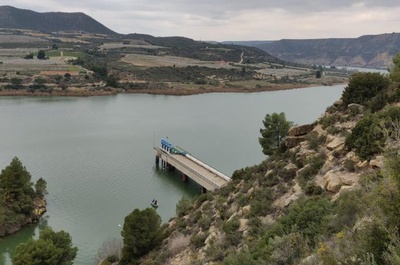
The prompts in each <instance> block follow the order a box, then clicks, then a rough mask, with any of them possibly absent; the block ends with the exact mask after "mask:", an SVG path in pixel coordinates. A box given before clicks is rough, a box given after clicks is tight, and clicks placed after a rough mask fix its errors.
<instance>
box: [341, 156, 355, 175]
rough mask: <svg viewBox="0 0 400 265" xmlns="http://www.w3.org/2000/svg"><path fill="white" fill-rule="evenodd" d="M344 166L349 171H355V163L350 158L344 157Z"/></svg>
mask: <svg viewBox="0 0 400 265" xmlns="http://www.w3.org/2000/svg"><path fill="white" fill-rule="evenodd" d="M344 168H345V169H346V170H347V171H349V172H354V171H356V167H355V163H354V161H353V160H351V159H346V160H345V161H344Z"/></svg>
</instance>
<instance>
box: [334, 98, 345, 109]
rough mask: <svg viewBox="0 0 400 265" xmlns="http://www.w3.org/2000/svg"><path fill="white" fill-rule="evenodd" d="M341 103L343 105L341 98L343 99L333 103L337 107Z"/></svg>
mask: <svg viewBox="0 0 400 265" xmlns="http://www.w3.org/2000/svg"><path fill="white" fill-rule="evenodd" d="M341 105H343V100H341V99H339V100H336V101H335V102H334V103H333V106H335V107H340V106H341Z"/></svg>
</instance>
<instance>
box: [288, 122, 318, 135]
mask: <svg viewBox="0 0 400 265" xmlns="http://www.w3.org/2000/svg"><path fill="white" fill-rule="evenodd" d="M314 127H315V124H305V125H300V126H296V127H292V128H290V130H289V132H288V136H303V135H306V134H308V133H309V132H311V131H312V130H313V129H314Z"/></svg>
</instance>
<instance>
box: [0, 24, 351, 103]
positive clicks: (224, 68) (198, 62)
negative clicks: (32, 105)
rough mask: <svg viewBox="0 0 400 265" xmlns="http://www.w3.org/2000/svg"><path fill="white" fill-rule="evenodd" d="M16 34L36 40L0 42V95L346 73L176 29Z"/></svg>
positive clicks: (171, 89) (161, 90) (306, 81)
mask: <svg viewBox="0 0 400 265" xmlns="http://www.w3.org/2000/svg"><path fill="white" fill-rule="evenodd" d="M15 34H18V36H19V37H21V38H22V40H23V36H27V37H30V38H32V37H33V36H35V38H37V39H38V43H40V44H41V45H42V46H39V47H38V43H36V42H32V43H25V42H21V43H14V46H15V47H19V46H20V47H21V48H22V49H20V50H17V49H15V50H13V49H10V47H8V46H7V45H8V43H7V42H5V43H0V51H2V52H5V53H6V56H7V57H6V59H5V60H4V61H2V62H0V64H1V67H0V95H6V96H7V95H16V96H17V95H24V96H36V95H37V96H46V95H47V96H52V95H53V96H69V95H70V96H79V95H80V96H90V95H109V94H116V93H151V94H172V95H190V94H199V93H210V92H259V91H271V90H280V89H290V88H299V87H307V86H310V85H332V84H337V83H345V82H347V78H348V77H349V72H347V71H345V70H339V69H336V68H323V67H320V66H313V67H311V66H306V65H299V64H292V63H289V62H284V61H281V60H279V59H277V58H275V57H273V56H271V55H269V54H268V53H266V52H263V51H261V50H259V49H257V48H252V47H245V46H238V45H226V44H211V43H206V42H198V41H194V40H191V39H187V38H180V37H168V38H155V37H152V36H148V35H140V34H134V35H129V36H126V37H125V38H122V37H117V36H114V37H112V38H91V37H90V35H88V36H86V35H85V38H84V37H83V36H81V35H80V34H79V33H76V34H75V35H74V34H69V35H68V41H65V42H64V41H63V39H64V37H65V36H63V35H62V34H59V35H57V34H56V35H54V34H49V35H46V34H45V33H42V35H43V37H41V38H38V37H37V36H36V35H35V34H34V32H31V31H27V32H24V31H22V32H21V31H18V32H16V33H15ZM0 37H1V36H0ZM57 37H59V39H57ZM83 38H84V42H82V39H83ZM39 41H40V42H39ZM74 41H76V42H78V43H79V46H78V45H74ZM29 45H31V46H29ZM15 47H14V48H15ZM2 48H7V50H2ZM8 58H9V59H8Z"/></svg>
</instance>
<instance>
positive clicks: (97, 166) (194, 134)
mask: <svg viewBox="0 0 400 265" xmlns="http://www.w3.org/2000/svg"><path fill="white" fill-rule="evenodd" d="M342 90H343V86H332V87H314V88H304V89H296V90H287V91H277V92H263V93H254V94H229V93H225V94H224V93H221V94H204V95H196V96H185V97H176V96H154V95H136V94H131V95H116V96H107V97H89V98H29V97H22V98H13V97H8V98H0V124H1V130H0V168H1V169H3V168H4V167H6V166H7V165H8V164H9V163H10V162H11V159H12V158H13V157H14V156H17V157H18V158H19V159H20V160H21V161H22V163H23V164H24V165H25V166H26V168H27V170H28V171H29V172H30V173H31V175H32V180H33V181H36V180H37V179H38V178H40V177H43V178H44V179H45V180H46V181H47V183H48V191H49V195H48V196H47V201H48V212H47V213H46V215H45V217H44V218H43V220H42V222H41V224H39V226H30V227H28V228H26V229H24V230H23V231H21V232H19V233H17V234H16V235H13V236H10V237H7V238H3V239H0V264H10V256H11V255H12V253H13V251H14V248H15V246H16V245H17V244H19V243H21V242H25V241H26V240H27V239H28V238H30V237H37V235H38V230H39V229H40V226H43V225H46V224H48V225H50V226H51V227H52V228H53V229H54V230H55V231H59V230H65V231H67V232H68V233H70V235H71V236H72V239H73V243H74V245H75V246H77V247H78V248H79V252H78V255H77V258H76V259H75V264H78V265H86V264H93V262H94V259H95V256H96V254H97V251H98V249H99V247H100V246H101V244H102V243H103V242H104V241H105V240H107V239H109V238H114V237H120V229H121V228H120V227H119V226H118V224H123V222H124V218H125V216H126V215H128V214H129V213H130V212H131V211H132V210H133V209H135V208H140V209H144V208H146V207H149V206H150V201H151V200H152V199H153V198H156V199H158V202H159V204H160V207H159V208H158V209H157V211H158V213H159V214H160V216H161V217H162V219H163V221H164V222H166V221H168V219H169V218H171V217H172V216H174V213H175V205H176V203H177V202H178V201H179V199H180V198H181V197H182V196H183V195H186V196H194V195H195V194H196V193H198V190H199V189H198V187H197V185H196V184H194V183H191V182H189V183H182V182H181V181H180V178H179V176H177V175H173V174H167V173H165V172H162V171H158V170H156V169H155V167H154V158H155V154H154V151H153V146H154V145H155V144H156V145H158V142H159V140H160V139H161V138H162V137H166V136H168V138H169V139H170V141H171V142H172V143H174V144H176V145H179V146H181V147H183V148H185V149H186V150H188V151H189V152H191V153H192V155H194V156H196V157H197V158H199V159H200V160H202V161H204V162H206V163H208V164H210V165H211V166H213V167H215V168H216V169H218V170H219V171H222V172H224V173H226V174H228V175H231V174H232V172H233V171H234V170H236V169H239V168H242V167H245V166H251V165H254V164H257V163H259V162H261V161H262V160H263V159H264V158H265V156H264V155H263V154H262V152H261V147H260V146H259V143H258V137H259V129H260V128H261V126H262V120H263V118H264V116H265V115H266V114H267V113H272V112H285V113H286V117H287V119H288V120H291V121H294V122H295V123H297V124H304V123H310V122H313V121H315V120H316V119H317V118H318V117H319V116H320V115H321V114H322V113H323V112H324V111H325V109H326V107H328V106H329V105H331V104H332V103H333V102H334V101H335V100H337V99H339V98H340V96H341V93H342Z"/></svg>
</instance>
